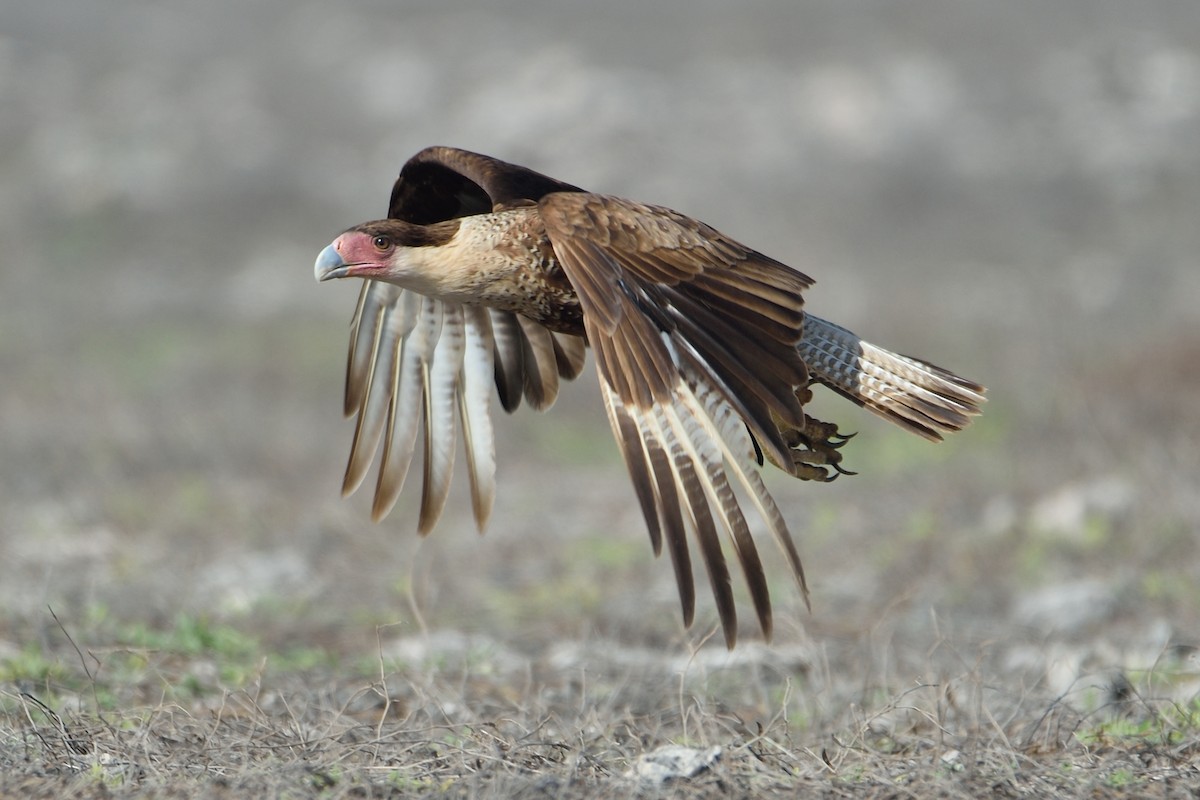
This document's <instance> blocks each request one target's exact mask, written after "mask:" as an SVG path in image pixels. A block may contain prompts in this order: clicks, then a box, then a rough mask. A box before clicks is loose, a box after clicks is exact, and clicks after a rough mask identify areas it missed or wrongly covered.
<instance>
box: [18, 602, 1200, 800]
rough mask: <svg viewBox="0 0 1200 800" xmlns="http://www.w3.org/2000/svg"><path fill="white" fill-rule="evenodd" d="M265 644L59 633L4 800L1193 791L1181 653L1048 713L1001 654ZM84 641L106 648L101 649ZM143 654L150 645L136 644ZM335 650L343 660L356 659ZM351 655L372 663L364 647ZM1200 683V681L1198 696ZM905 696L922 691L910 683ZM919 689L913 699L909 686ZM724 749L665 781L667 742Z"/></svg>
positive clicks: (947, 648) (222, 636)
mask: <svg viewBox="0 0 1200 800" xmlns="http://www.w3.org/2000/svg"><path fill="white" fill-rule="evenodd" d="M245 625H246V628H245V629H242V628H241V627H240V626H239V627H231V626H228V625H225V624H219V625H212V624H209V623H206V622H204V621H202V620H195V619H179V620H177V621H176V623H175V625H174V626H172V627H171V628H170V629H168V630H165V631H159V632H148V631H146V630H145V629H129V628H126V629H124V630H121V629H120V626H116V627H114V625H113V624H111V623H107V622H101V623H98V624H96V626H95V629H94V630H88V631H75V632H72V631H71V630H70V629H69V628H68V627H67V626H65V625H64V626H61V627H54V628H52V629H49V630H47V631H46V632H45V636H46V638H47V640H48V642H47V643H48V645H49V646H48V647H47V648H45V649H38V650H37V651H36V652H35V650H34V649H33V648H30V650H29V652H28V653H27V654H25V655H23V656H17V657H14V658H10V659H7V660H6V661H5V662H4V672H5V674H4V686H5V687H6V689H5V691H4V693H3V695H0V712H2V714H0V731H2V736H3V739H2V740H0V775H2V776H3V777H0V795H3V796H13V797H18V796H20V797H60V796H74V797H110V796H120V797H184V796H186V797H247V796H263V797H322V798H338V797H407V796H451V797H508V796H524V797H543V796H544V797H605V796H621V797H625V796H643V795H644V796H676V797H728V796H746V797H751V796H753V797H770V796H780V797H793V796H796V794H797V793H800V794H802V795H803V796H820V797H979V796H984V795H990V796H1000V797H1016V796H1028V795H1034V796H1047V795H1051V794H1054V795H1063V794H1070V795H1075V796H1089V797H1134V796H1145V795H1147V794H1153V795H1155V796H1164V797H1172V796H1190V795H1192V794H1194V793H1195V792H1196V791H1200V769H1197V765H1196V752H1195V751H1196V747H1197V741H1198V739H1197V736H1198V733H1200V702H1197V699H1196V698H1195V697H1194V696H1191V697H1190V698H1189V699H1185V700H1182V701H1180V700H1175V699H1170V698H1171V697H1175V696H1178V695H1179V693H1178V691H1177V690H1178V688H1179V687H1178V684H1179V683H1180V682H1181V681H1186V680H1188V679H1189V678H1188V673H1187V670H1186V669H1184V668H1183V667H1182V666H1181V663H1182V664H1186V659H1185V661H1184V662H1181V663H1176V662H1173V661H1171V660H1170V659H1169V658H1164V659H1163V660H1162V662H1161V663H1160V664H1159V665H1157V666H1156V667H1155V668H1154V669H1151V670H1149V671H1147V672H1146V673H1144V674H1141V675H1128V676H1126V675H1117V676H1109V679H1108V682H1107V683H1106V684H1101V683H1098V682H1096V681H1097V677H1096V676H1094V675H1093V676H1087V677H1083V678H1081V679H1080V680H1078V681H1075V682H1073V685H1072V686H1070V687H1069V688H1068V689H1067V691H1065V692H1063V693H1061V694H1060V695H1058V696H1051V695H1050V694H1048V693H1047V691H1046V690H1045V688H1044V687H1034V688H1031V689H1029V690H1027V691H1026V690H1020V689H1019V688H1018V687H1017V686H1016V685H1012V684H1005V683H1002V681H1001V679H1000V678H999V677H998V676H999V675H1001V674H1002V673H998V672H995V671H994V667H995V665H994V664H993V663H991V661H992V659H991V658H990V657H989V651H988V650H987V649H986V648H985V649H984V650H981V651H980V653H979V654H978V656H977V657H975V659H976V660H975V661H974V663H972V664H970V665H967V664H964V659H963V657H962V654H961V653H957V652H953V647H952V645H951V643H950V642H948V641H946V640H939V641H936V642H934V647H933V649H932V650H931V651H930V652H929V653H927V654H926V657H925V664H924V667H923V672H924V673H925V674H927V675H934V676H940V677H938V678H936V679H918V680H916V681H911V680H910V681H904V680H901V679H900V677H899V675H900V674H901V672H902V670H897V671H896V673H895V674H893V675H891V676H889V678H888V679H887V680H885V681H884V682H882V683H880V684H863V685H861V686H860V687H857V688H853V689H851V688H850V687H849V685H848V684H847V682H846V681H845V679H844V678H845V676H839V675H837V674H834V673H832V672H831V671H830V666H829V664H828V663H821V661H820V659H819V658H817V657H815V656H818V655H819V654H821V653H824V656H825V658H828V657H829V649H828V648H824V647H819V646H812V647H809V648H795V647H793V648H776V649H770V648H764V647H762V646H755V645H753V644H751V645H749V646H748V647H746V648H745V650H744V651H742V652H740V653H735V654H734V655H733V656H728V655H726V654H725V653H724V652H723V651H714V650H712V649H709V648H707V647H705V648H702V649H700V650H698V651H696V652H694V653H693V654H692V656H691V657H690V658H684V659H682V660H681V659H680V658H677V657H672V655H671V651H670V649H669V648H665V649H662V650H657V651H654V650H649V649H645V650H633V649H622V648H617V647H614V646H613V643H611V642H602V641H593V642H580V643H567V644H568V645H570V646H565V645H564V643H563V642H557V643H555V642H545V643H542V644H541V645H540V646H539V647H537V648H535V649H534V651H533V652H532V654H525V653H518V652H516V651H513V650H511V649H508V648H506V647H505V646H503V645H501V644H499V643H497V642H496V641H495V640H491V639H487V638H486V637H476V638H472V637H465V636H464V637H459V636H448V635H445V634H442V635H438V634H434V635H432V636H415V637H409V638H404V639H399V640H390V641H389V640H388V638H387V637H388V635H389V631H388V629H386V628H384V629H381V630H380V632H379V636H380V639H379V642H378V643H377V646H376V647H375V653H374V663H371V658H368V657H367V654H366V653H365V652H364V653H363V654H362V655H363V657H362V658H361V660H360V661H359V662H358V663H346V662H345V661H344V660H341V659H342V658H344V654H342V655H341V656H339V655H336V654H334V653H330V652H323V651H317V650H315V649H304V650H292V651H288V650H286V649H285V648H281V647H280V643H279V642H275V643H268V642H263V641H260V640H258V639H256V638H255V634H254V633H253V631H255V630H259V629H261V624H256V623H254V622H252V621H250V620H247V621H246V622H245ZM81 641H87V642H93V643H94V642H97V641H105V642H107V643H106V644H105V645H104V646H97V645H95V644H91V645H86V644H80V642H81ZM135 642H141V644H135ZM338 649H339V650H340V649H341V647H339V648H338ZM346 649H347V651H352V650H353V647H352V646H350V645H347V647H346ZM1192 680H1194V678H1193V679H1192ZM905 683H907V684H908V685H907V686H904V684H905ZM901 687H902V688H901ZM670 743H676V744H685V745H687V746H690V747H694V748H701V749H707V748H712V747H716V748H719V749H720V756H719V758H718V759H717V760H716V761H715V763H713V764H712V766H711V767H710V768H708V769H706V770H704V771H702V772H701V773H699V774H698V775H695V776H693V777H690V778H681V779H678V780H674V781H668V782H667V783H666V784H665V785H659V784H655V783H650V782H646V781H645V780H641V779H639V778H637V777H635V773H636V767H637V763H638V759H639V758H640V757H642V756H644V755H645V754H647V753H650V752H653V751H654V750H655V749H656V748H659V747H661V746H663V745H666V744H670Z"/></svg>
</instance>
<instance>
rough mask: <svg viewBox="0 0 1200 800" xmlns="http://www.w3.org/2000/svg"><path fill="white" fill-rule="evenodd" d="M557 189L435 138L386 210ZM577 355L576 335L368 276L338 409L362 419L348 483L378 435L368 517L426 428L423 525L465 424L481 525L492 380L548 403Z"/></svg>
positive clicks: (477, 204) (404, 214) (468, 206)
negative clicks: (435, 143)
mask: <svg viewBox="0 0 1200 800" xmlns="http://www.w3.org/2000/svg"><path fill="white" fill-rule="evenodd" d="M556 191H558V192H562V191H575V187H573V186H571V185H570V184H566V183H563V182H561V181H556V180H554V179H552V178H548V177H546V176H544V175H540V174H538V173H536V172H533V171H532V170H528V169H525V168H524V167H518V166H516V165H514V164H506V163H505V162H503V161H498V160H496V159H494V158H489V157H487V156H482V155H478V154H475V153H469V152H466V151H464V150H455V149H453V148H449V147H430V148H427V149H425V150H422V151H421V152H420V153H418V154H417V155H415V156H413V158H411V159H410V160H409V161H408V163H406V164H405V165H404V168H403V169H402V170H401V172H400V177H399V178H398V179H397V180H396V184H395V186H394V187H393V189H392V199H391V204H390V207H389V213H388V216H389V217H392V218H397V219H405V220H408V221H410V222H414V223H418V224H429V223H432V222H438V221H444V220H447V219H452V218H455V217H461V216H466V215H470V214H478V213H487V212H490V211H492V210H493V208H494V207H503V206H506V205H516V204H518V203H522V202H525V203H529V202H534V201H536V200H537V199H538V198H540V197H542V196H543V195H545V194H546V193H547V192H556ZM584 354H585V349H584V342H583V340H582V339H580V338H579V337H575V336H566V335H563V334H558V333H552V332H551V331H549V330H548V329H546V328H544V327H543V326H541V325H538V324H537V323H534V322H532V321H530V320H528V319H526V318H524V317H520V316H518V315H515V314H511V313H507V312H500V311H495V310H491V309H481V308H474V307H467V306H460V305H457V304H453V303H446V302H442V301H440V300H434V299H432V298H428V297H424V296H422V295H419V294H416V293H414V292H411V291H405V290H402V289H400V288H399V287H396V286H393V285H391V284H387V283H382V282H379V281H365V282H364V285H363V290H362V293H361V294H360V295H359V301H358V308H357V310H356V311H355V314H354V319H353V320H352V322H351V331H350V354H349V357H348V359H347V368H346V389H345V397H344V401H343V402H344V410H345V413H346V415H347V416H350V415H357V420H356V425H355V432H354V442H353V444H352V446H351V450H350V459H349V462H348V464H347V466H346V476H345V479H344V481H343V484H342V491H343V493H345V494H349V493H351V492H353V491H354V490H355V489H357V488H358V486H359V485H360V484H361V483H362V481H363V479H364V478H365V477H366V474H367V472H368V471H369V469H370V466H371V463H372V461H373V460H374V458H375V454H376V452H377V451H378V450H379V445H380V442H382V443H383V453H382V455H381V457H380V466H379V476H378V479H377V481H376V485H375V499H374V504H373V515H374V517H375V518H376V519H377V520H378V519H382V518H383V517H384V516H386V515H387V513H388V512H389V511H390V510H391V508H392V506H393V505H394V504H395V502H396V499H397V497H398V496H399V494H400V490H401V489H402V488H403V485H404V481H405V478H406V477H407V474H408V469H409V465H410V463H411V461H412V458H413V455H414V453H415V450H416V437H417V432H418V431H419V430H424V433H425V435H424V449H423V461H424V470H423V478H424V481H423V491H422V496H421V512H420V523H419V529H420V531H421V532H422V533H426V532H428V531H429V530H431V529H432V528H433V526H434V525H435V524H436V523H437V520H438V517H439V516H440V515H441V511H442V508H443V507H444V505H445V502H446V497H447V495H448V492H449V488H450V477H451V474H452V472H453V466H454V448H455V440H456V439H457V437H458V434H459V431H461V433H462V436H463V438H464V440H465V444H466V454H467V468H468V469H467V472H468V476H469V477H470V481H471V496H472V505H473V507H474V512H475V520H476V524H477V525H478V526H479V529H480V530H483V528H484V526H485V525H486V524H487V519H488V516H489V514H490V513H491V507H492V501H493V498H494V496H495V471H496V458H495V444H494V438H493V429H492V421H491V416H490V412H489V409H488V406H489V402H490V397H491V389H490V387H489V386H488V384H489V383H490V382H494V383H495V386H496V390H497V392H498V394H499V395H500V401H501V404H502V405H503V407H504V409H505V410H506V411H515V410H516V409H517V407H518V406H519V405H520V403H521V398H522V397H524V398H525V399H526V400H527V401H528V402H529V404H530V405H531V406H533V407H534V408H537V409H542V408H547V407H549V406H550V405H551V404H552V403H553V402H554V400H555V398H556V396H557V395H558V386H559V378H560V377H561V378H565V379H568V380H569V379H571V378H574V377H575V376H577V375H578V374H579V372H580V370H582V368H583V359H584Z"/></svg>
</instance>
